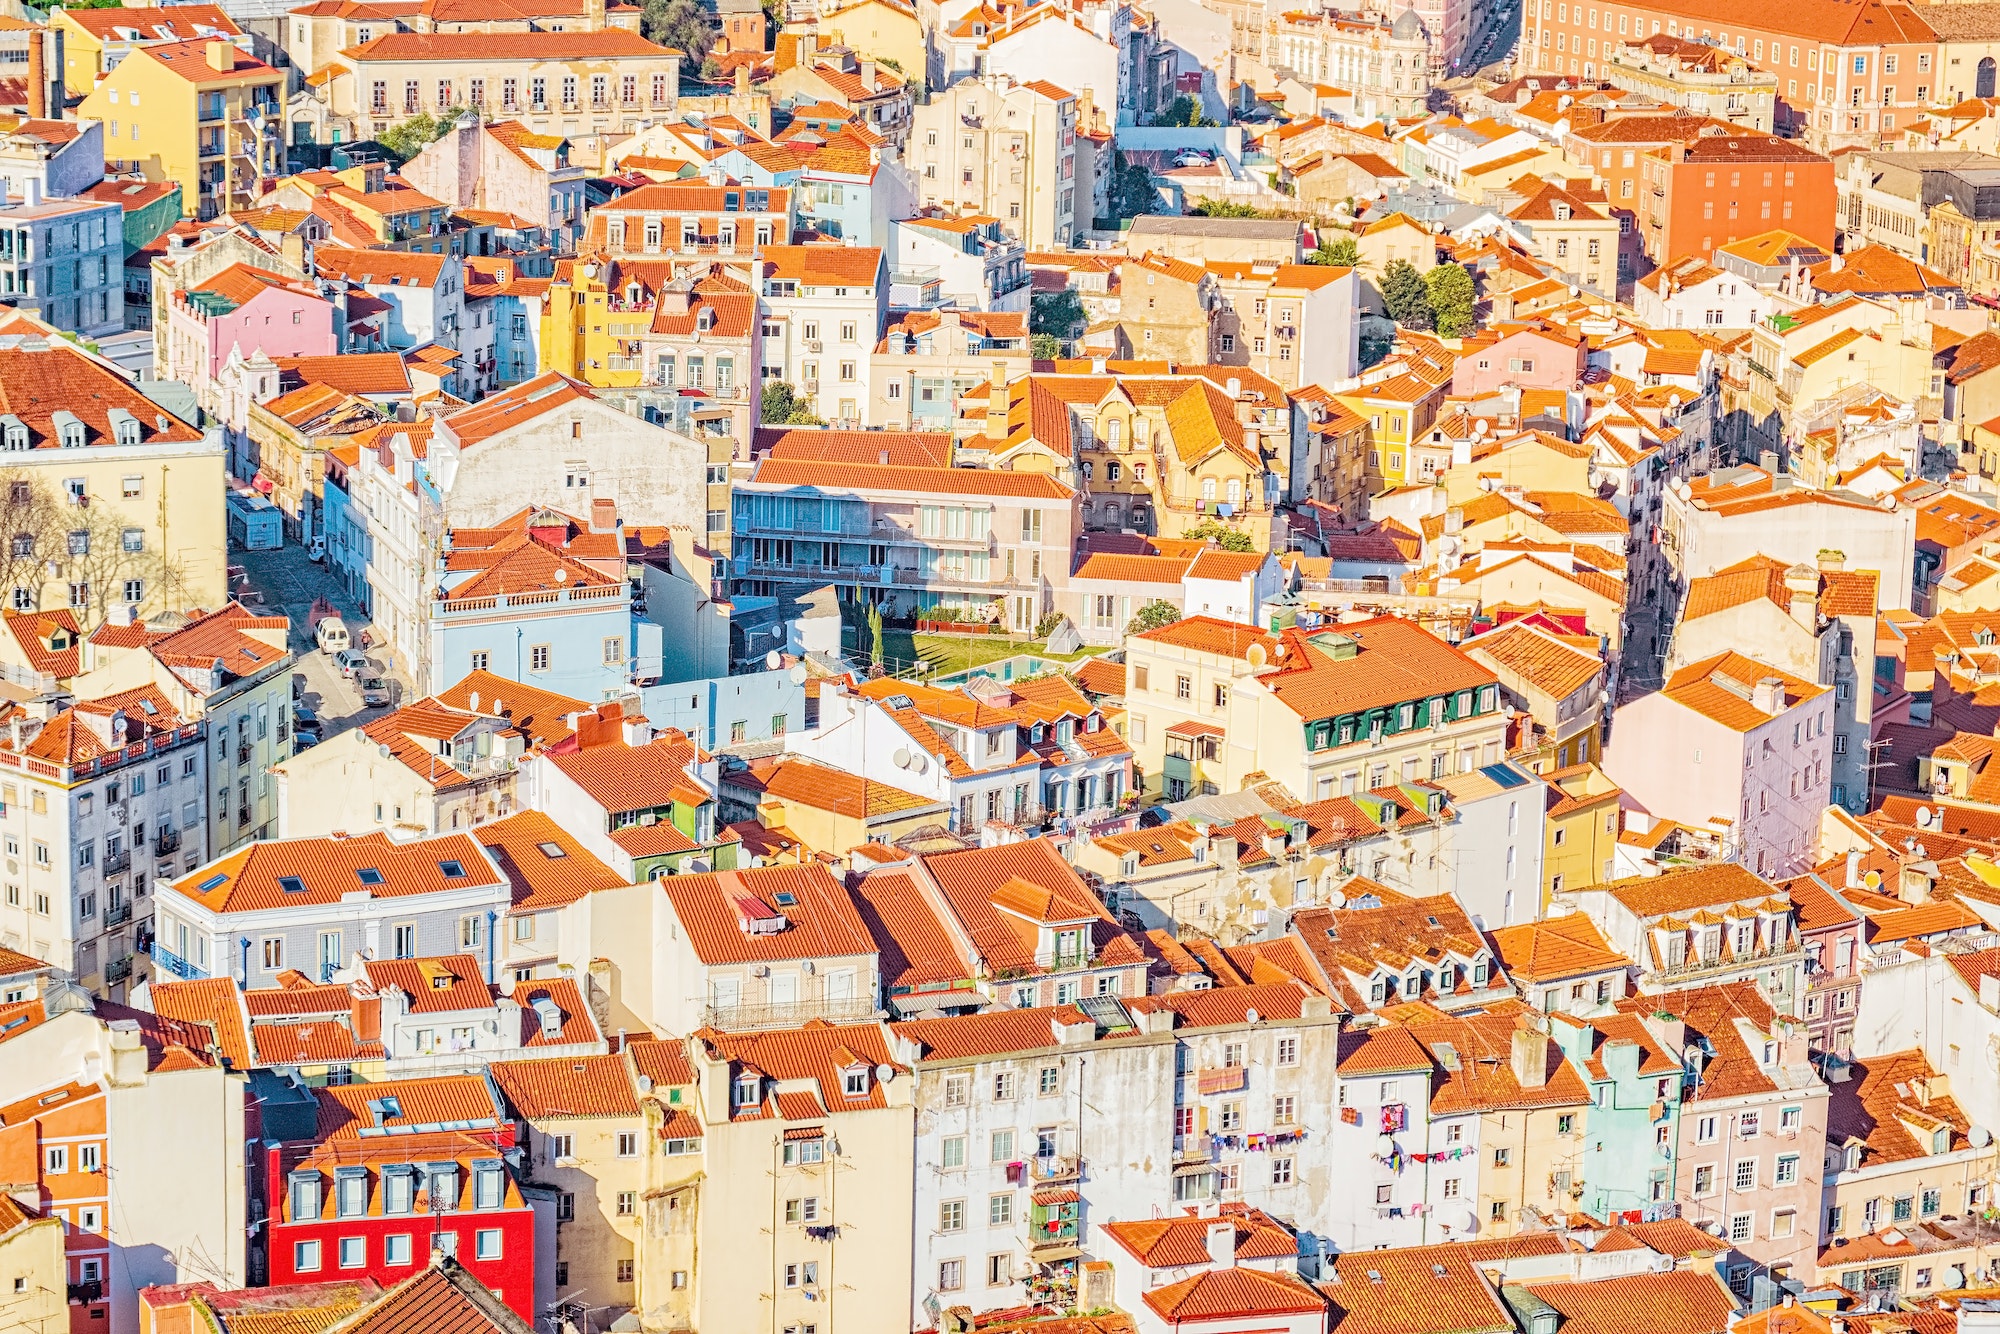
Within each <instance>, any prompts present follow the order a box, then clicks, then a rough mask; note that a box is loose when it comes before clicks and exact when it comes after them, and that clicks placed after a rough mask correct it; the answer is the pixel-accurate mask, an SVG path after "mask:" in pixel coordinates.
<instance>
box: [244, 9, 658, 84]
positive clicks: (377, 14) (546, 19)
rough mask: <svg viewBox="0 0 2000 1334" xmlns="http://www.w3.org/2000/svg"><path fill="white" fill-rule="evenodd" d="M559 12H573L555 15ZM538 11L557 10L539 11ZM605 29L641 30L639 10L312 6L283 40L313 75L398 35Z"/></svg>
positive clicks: (297, 13)
mask: <svg viewBox="0 0 2000 1334" xmlns="http://www.w3.org/2000/svg"><path fill="white" fill-rule="evenodd" d="M558 8H563V9H567V12H566V13H557V12H553V11H555V10H557V9H558ZM537 9H547V10H549V11H552V12H548V13H536V12H534V11H535V10H537ZM439 15H449V17H439ZM604 28H620V29H623V30H624V31H626V32H638V31H639V10H638V7H637V6H636V5H621V6H620V7H619V9H618V10H617V11H615V12H610V11H609V10H608V7H607V6H606V5H604V4H603V3H601V0H585V3H584V4H583V5H582V6H581V8H580V10H579V9H577V8H570V7H568V6H565V5H563V4H562V0H552V2H550V3H546V4H543V3H536V4H526V5H510V6H508V8H507V9H505V10H498V9H492V10H485V11H482V12H479V13H478V14H477V16H476V17H475V16H474V14H473V13H472V12H469V11H467V10H465V9H449V10H435V9H433V10H425V9H424V8H423V7H421V6H417V7H412V8H409V9H402V10H399V9H398V8H396V7H386V8H385V7H381V6H376V5H366V4H362V5H345V4H343V5H321V4H309V5H301V6H299V7H298V8H297V9H295V10H293V11H292V12H291V13H289V14H288V15H286V16H285V19H284V26H283V28H282V30H281V31H282V37H281V40H282V41H283V42H284V44H285V54H286V55H288V56H290V57H291V61H292V63H293V64H294V65H297V66H298V67H299V68H300V69H301V70H304V71H305V72H307V73H308V74H310V73H312V72H313V71H315V70H320V69H324V68H325V67H326V66H327V65H329V64H331V63H332V62H333V61H334V60H335V59H336V58H338V57H339V55H340V53H341V52H342V51H345V50H346V49H347V48H348V47H350V46H366V45H368V43H370V42H372V41H374V40H375V39H376V38H377V37H386V36H387V35H388V34H390V33H392V32H440V33H459V32H483V33H526V32H596V31H599V30H601V29H604Z"/></svg>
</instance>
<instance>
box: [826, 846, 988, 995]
mask: <svg viewBox="0 0 2000 1334" xmlns="http://www.w3.org/2000/svg"><path fill="white" fill-rule="evenodd" d="M853 893H854V906H855V908H856V910H857V911H859V913H860V914H861V921H862V923H863V925H864V926H866V927H867V929H868V934H869V936H870V937H871V938H872V939H873V940H874V942H875V947H876V949H877V950H878V951H879V952H880V954H881V970H882V985H883V987H884V988H886V989H889V990H890V991H892V992H893V991H895V990H897V989H900V988H906V987H907V988H920V989H931V988H936V987H943V986H956V985H958V984H960V983H963V982H965V981H967V980H969V979H970V977H971V975H972V972H973V968H972V966H971V965H970V964H969V963H968V962H967V961H966V960H965V959H964V958H962V957H960V955H959V952H958V944H957V941H956V940H955V939H954V938H953V936H952V934H951V930H950V928H948V927H947V926H946V925H945V923H944V921H943V920H942V919H941V918H940V917H939V916H938V915H937V913H936V911H935V910H934V909H933V908H932V907H931V904H930V900H929V899H927V898H926V897H925V896H924V894H923V891H922V890H921V889H920V888H919V887H918V885H917V883H916V881H915V880H914V879H912V878H911V876H910V874H909V873H908V872H906V871H900V870H894V869H890V870H877V871H872V872H870V873H868V874H866V875H864V876H862V877H861V878H860V879H859V880H858V881H856V882H855V885H854V891H853Z"/></svg>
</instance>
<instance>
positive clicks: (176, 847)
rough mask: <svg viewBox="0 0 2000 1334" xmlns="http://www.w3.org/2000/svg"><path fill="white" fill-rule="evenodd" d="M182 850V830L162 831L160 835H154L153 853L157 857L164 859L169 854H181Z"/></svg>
mask: <svg viewBox="0 0 2000 1334" xmlns="http://www.w3.org/2000/svg"><path fill="white" fill-rule="evenodd" d="M180 849H181V831H180V830H178V829H162V830H161V831H160V832H159V833H157V834H155V835H153V853H154V855H155V856H159V857H164V856H166V855H167V854H168V853H172V852H179V851H180Z"/></svg>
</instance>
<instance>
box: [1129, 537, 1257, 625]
mask: <svg viewBox="0 0 2000 1334" xmlns="http://www.w3.org/2000/svg"><path fill="white" fill-rule="evenodd" d="M1181 536H1182V537H1186V538H1191V539H1192V540H1194V541H1196V542H1210V541H1212V542H1214V543H1215V545H1216V546H1218V547H1220V548H1221V549H1222V550H1224V551H1254V550H1256V548H1257V544H1256V543H1254V542H1252V541H1251V540H1250V534H1248V533H1245V532H1239V531H1238V530H1236V529H1234V528H1231V527H1230V526H1229V525H1227V524H1225V523H1223V522H1222V520H1220V519H1203V520H1202V521H1201V522H1200V523H1198V524H1196V525H1195V526H1194V527H1192V528H1190V529H1188V530H1187V531H1186V532H1184V533H1182V534H1181ZM1141 610H1144V609H1143V608H1141Z"/></svg>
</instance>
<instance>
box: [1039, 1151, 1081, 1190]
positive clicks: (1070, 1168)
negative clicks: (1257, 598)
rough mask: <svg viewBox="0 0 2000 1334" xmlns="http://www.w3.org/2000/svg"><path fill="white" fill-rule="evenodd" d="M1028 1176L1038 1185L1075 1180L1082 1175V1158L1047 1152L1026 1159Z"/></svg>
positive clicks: (1079, 1178)
mask: <svg viewBox="0 0 2000 1334" xmlns="http://www.w3.org/2000/svg"><path fill="white" fill-rule="evenodd" d="M1028 1177H1029V1179H1030V1180H1031V1181H1034V1182H1035V1183H1036V1184H1038V1185H1055V1184H1056V1183H1057V1182H1062V1181H1077V1180H1081V1179H1082V1177H1083V1159H1081V1158H1075V1157H1065V1156H1064V1155H1062V1154H1053V1153H1052V1154H1049V1155H1048V1156H1047V1157H1036V1158H1031V1159H1029V1160H1028Z"/></svg>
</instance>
